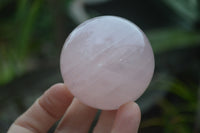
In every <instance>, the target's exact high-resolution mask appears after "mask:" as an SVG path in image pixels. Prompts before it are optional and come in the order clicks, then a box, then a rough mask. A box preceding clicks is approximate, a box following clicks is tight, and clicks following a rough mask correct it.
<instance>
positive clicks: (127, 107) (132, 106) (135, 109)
mask: <svg viewBox="0 0 200 133" xmlns="http://www.w3.org/2000/svg"><path fill="white" fill-rule="evenodd" d="M119 111H121V112H124V114H126V115H128V116H129V115H130V117H135V118H137V119H138V120H140V119H141V111H140V107H139V105H138V104H137V103H136V102H132V101H131V102H128V103H126V104H124V105H122V106H121V107H120V108H119Z"/></svg>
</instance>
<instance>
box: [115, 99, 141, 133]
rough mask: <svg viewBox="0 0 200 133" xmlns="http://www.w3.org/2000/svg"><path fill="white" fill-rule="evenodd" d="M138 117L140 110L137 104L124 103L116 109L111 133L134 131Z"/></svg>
mask: <svg viewBox="0 0 200 133" xmlns="http://www.w3.org/2000/svg"><path fill="white" fill-rule="evenodd" d="M140 119H141V111H140V108H139V106H138V104H137V103H135V102H129V103H126V104H124V105H122V106H121V107H120V108H119V109H118V111H117V115H116V119H115V122H114V125H113V129H112V133H121V132H125V133H136V132H137V131H138V128H139V124H140Z"/></svg>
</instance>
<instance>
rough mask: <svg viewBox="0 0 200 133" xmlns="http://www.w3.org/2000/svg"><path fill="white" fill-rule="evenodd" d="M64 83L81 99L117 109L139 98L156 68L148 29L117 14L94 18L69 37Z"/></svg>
mask: <svg viewBox="0 0 200 133" xmlns="http://www.w3.org/2000/svg"><path fill="white" fill-rule="evenodd" d="M60 63H61V73H62V77H63V80H64V84H65V85H66V86H67V87H68V89H69V90H70V91H71V93H72V94H73V95H74V96H75V97H77V98H78V99H79V100H80V101H81V102H83V103H84V104H86V105H89V106H92V107H94V108H98V109H103V110H113V109H117V108H119V106H121V105H122V104H124V103H126V102H129V101H131V100H134V101H135V100H136V99H137V98H139V97H140V96H141V95H142V93H143V92H144V91H145V89H146V88H147V87H148V85H149V83H150V81H151V78H152V75H153V71H154V55H153V52H152V48H151V46H150V43H149V41H148V39H147V38H146V36H145V35H144V33H143V32H142V31H141V30H140V29H139V28H138V27H137V26H136V25H135V24H133V23H132V22H130V21H128V20H126V19H123V18H120V17H115V16H102V17H96V18H93V19H90V20H88V21H86V22H84V23H83V24H81V25H79V26H78V27H77V28H76V29H75V30H74V31H73V32H72V33H71V34H70V35H69V37H68V38H67V40H66V42H65V44H64V46H63V49H62V53H61V60H60Z"/></svg>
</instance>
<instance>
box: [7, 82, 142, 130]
mask: <svg viewBox="0 0 200 133" xmlns="http://www.w3.org/2000/svg"><path fill="white" fill-rule="evenodd" d="M96 112H97V109H94V108H91V107H88V106H86V105H84V104H82V103H81V102H79V101H78V100H77V99H76V98H73V96H72V94H71V93H70V92H69V91H68V90H67V88H66V87H65V85H64V84H56V85H54V86H52V87H51V88H50V89H49V90H47V91H46V92H45V93H44V94H43V95H42V96H41V97H40V98H39V99H37V100H36V101H35V103H34V104H33V105H32V106H31V107H30V108H29V109H28V110H27V111H26V112H25V113H24V114H22V115H21V116H20V117H18V118H17V120H16V121H15V122H14V123H13V124H12V125H11V127H10V129H9V130H8V133H46V132H47V131H48V130H49V129H50V128H51V126H52V125H53V124H54V123H55V122H56V121H58V120H59V119H60V118H61V117H62V119H61V121H60V123H59V124H58V127H57V128H56V130H55V133H87V132H88V130H89V129H90V126H91V123H92V121H93V119H94V117H95V115H96ZM140 116H141V114H140V109H139V107H138V105H137V104H136V103H134V102H129V103H127V104H124V105H122V106H121V107H120V108H119V109H118V110H112V111H102V113H101V115H100V117H99V121H98V123H97V125H96V127H95V128H94V131H93V132H94V133H136V132H137V130H138V127H139V123H140Z"/></svg>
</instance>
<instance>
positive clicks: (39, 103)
mask: <svg viewBox="0 0 200 133" xmlns="http://www.w3.org/2000/svg"><path fill="white" fill-rule="evenodd" d="M72 99H73V96H72V94H71V93H70V92H69V91H68V90H67V88H66V87H65V86H64V84H61V83H60V84H56V85H54V86H52V87H51V88H50V89H49V90H47V91H46V92H45V93H44V94H43V95H42V96H41V97H40V98H39V99H38V100H36V102H35V103H34V104H33V105H32V106H31V107H30V108H29V109H28V110H27V111H26V112H25V113H24V114H22V115H21V116H20V117H19V118H17V120H16V121H15V122H14V123H13V124H12V125H11V127H10V129H9V130H8V133H16V132H17V133H18V132H20V133H29V132H30V133H44V132H47V131H48V130H49V128H50V127H51V126H52V125H53V124H54V123H55V122H56V121H57V120H59V119H60V118H61V117H62V115H63V114H64V112H65V111H66V109H67V108H68V106H69V105H70V104H71V102H72Z"/></svg>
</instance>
